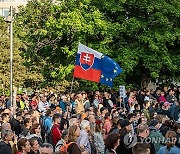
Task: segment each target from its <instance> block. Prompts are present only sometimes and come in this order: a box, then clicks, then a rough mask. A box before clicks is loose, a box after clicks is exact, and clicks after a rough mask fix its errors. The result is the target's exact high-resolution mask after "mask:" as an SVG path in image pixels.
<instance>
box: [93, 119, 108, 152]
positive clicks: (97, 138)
mask: <svg viewBox="0 0 180 154" xmlns="http://www.w3.org/2000/svg"><path fill="white" fill-rule="evenodd" d="M95 123H96V127H95V132H94V134H93V137H94V145H95V147H96V150H97V153H98V154H104V149H105V145H104V140H103V135H102V134H103V129H102V126H103V125H102V121H101V120H96V122H95Z"/></svg>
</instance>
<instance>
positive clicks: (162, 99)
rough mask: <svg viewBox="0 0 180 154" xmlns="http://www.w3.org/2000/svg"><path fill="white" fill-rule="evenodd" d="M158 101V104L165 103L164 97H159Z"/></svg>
mask: <svg viewBox="0 0 180 154" xmlns="http://www.w3.org/2000/svg"><path fill="white" fill-rule="evenodd" d="M158 101H159V102H166V98H165V97H164V96H160V97H159V98H158Z"/></svg>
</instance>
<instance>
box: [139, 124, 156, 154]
mask: <svg viewBox="0 0 180 154" xmlns="http://www.w3.org/2000/svg"><path fill="white" fill-rule="evenodd" d="M149 133H150V131H149V127H148V125H147V124H142V123H141V124H139V125H138V127H137V134H138V135H137V142H140V143H146V142H148V141H149V140H148V138H147V137H148V136H149ZM148 143H149V142H148ZM149 145H150V154H155V148H154V145H153V144H152V143H149Z"/></svg>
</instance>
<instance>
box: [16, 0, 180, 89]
mask: <svg viewBox="0 0 180 154" xmlns="http://www.w3.org/2000/svg"><path fill="white" fill-rule="evenodd" d="M179 19H180V1H178V0H171V1H169V0H156V1H150V0H98V1H97V0H66V1H58V4H57V3H56V4H55V3H52V2H51V1H42V0H40V1H37V0H33V1H30V2H28V4H27V6H26V7H22V8H21V9H20V13H19V14H18V16H17V19H16V27H15V29H16V36H17V37H18V38H19V39H20V40H21V42H22V43H23V44H24V46H23V47H22V48H21V51H22V53H23V58H24V59H26V66H28V67H29V68H32V69H33V68H38V69H39V70H40V73H41V74H42V75H43V77H44V82H43V86H46V85H50V86H57V85H58V84H59V85H60V86H61V83H62V82H64V81H65V80H67V81H69V82H70V81H71V80H72V70H73V66H74V62H75V56H76V52H77V47H78V42H81V43H83V44H85V45H87V46H89V47H91V48H93V49H95V50H98V51H99V52H102V53H103V54H107V55H108V56H110V57H111V58H113V59H115V60H116V61H117V62H118V63H119V64H120V66H121V67H122V68H123V73H122V74H121V75H120V76H118V77H117V78H116V79H115V87H116V86H118V85H119V84H126V85H129V84H134V85H135V86H140V85H141V87H145V86H147V83H148V82H149V81H150V80H152V79H156V78H162V79H169V78H176V79H177V80H178V79H179V75H180V72H179V66H180V54H179V48H180V29H179V26H180V25H179V24H180V23H179ZM78 82H79V83H80V87H82V88H83V87H86V85H88V87H89V88H98V85H97V84H94V83H89V82H84V81H81V80H78ZM66 87H67V88H68V87H70V84H67V85H66Z"/></svg>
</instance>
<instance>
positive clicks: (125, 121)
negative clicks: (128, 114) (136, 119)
mask: <svg viewBox="0 0 180 154" xmlns="http://www.w3.org/2000/svg"><path fill="white" fill-rule="evenodd" d="M130 124H131V123H130V122H129V121H128V120H126V119H125V120H120V121H119V125H120V126H121V128H124V127H126V126H128V125H130Z"/></svg>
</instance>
